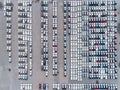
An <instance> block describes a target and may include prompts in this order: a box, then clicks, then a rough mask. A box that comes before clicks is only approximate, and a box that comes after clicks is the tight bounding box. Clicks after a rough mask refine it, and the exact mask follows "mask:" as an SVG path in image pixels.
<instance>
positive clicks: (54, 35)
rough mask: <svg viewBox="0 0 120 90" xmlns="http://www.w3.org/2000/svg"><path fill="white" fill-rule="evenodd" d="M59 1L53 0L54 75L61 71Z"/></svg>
mask: <svg viewBox="0 0 120 90" xmlns="http://www.w3.org/2000/svg"><path fill="white" fill-rule="evenodd" d="M57 3H58V2H57V1H56V0H53V4H52V5H53V6H52V7H53V11H52V12H53V15H52V16H53V17H52V20H53V23H52V25H53V26H52V30H53V31H52V32H53V44H52V45H53V46H52V47H53V75H54V76H57V75H58V73H59V71H58V31H57V24H58V23H57V22H58V20H57Z"/></svg>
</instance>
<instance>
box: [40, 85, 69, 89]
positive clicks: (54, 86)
mask: <svg viewBox="0 0 120 90" xmlns="http://www.w3.org/2000/svg"><path fill="white" fill-rule="evenodd" d="M38 88H39V90H48V89H49V86H48V84H47V83H39V84H38ZM60 88H61V89H62V90H67V84H65V83H62V84H61V87H60V84H53V90H60Z"/></svg>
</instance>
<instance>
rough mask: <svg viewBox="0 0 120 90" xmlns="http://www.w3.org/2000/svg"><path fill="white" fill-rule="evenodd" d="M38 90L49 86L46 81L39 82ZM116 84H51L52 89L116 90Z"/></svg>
mask: <svg viewBox="0 0 120 90" xmlns="http://www.w3.org/2000/svg"><path fill="white" fill-rule="evenodd" d="M38 88H39V90H48V88H49V86H48V84H47V83H43V84H41V83H39V85H38ZM117 88H118V87H117V85H116V84H108V83H98V84H95V83H89V84H65V83H62V84H61V86H60V84H53V90H88V89H89V90H118V89H117Z"/></svg>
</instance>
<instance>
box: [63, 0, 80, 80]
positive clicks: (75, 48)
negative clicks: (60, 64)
mask: <svg viewBox="0 0 120 90" xmlns="http://www.w3.org/2000/svg"><path fill="white" fill-rule="evenodd" d="M63 4H64V9H63V12H64V13H65V14H64V18H67V22H65V23H64V25H65V24H67V25H66V26H67V28H68V31H67V32H68V34H69V36H70V59H71V63H70V65H71V66H70V79H71V80H78V81H80V80H82V73H81V66H82V65H81V61H82V60H81V57H80V53H81V39H80V37H81V25H82V23H81V22H82V21H81V16H80V14H79V12H81V4H82V2H81V1H79V0H75V1H74V0H71V1H68V2H66V1H64V3H63ZM66 16H67V17H66ZM64 20H65V19H64ZM65 21H66V20H65ZM78 71H79V72H78Z"/></svg>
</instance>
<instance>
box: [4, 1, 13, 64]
mask: <svg viewBox="0 0 120 90" xmlns="http://www.w3.org/2000/svg"><path fill="white" fill-rule="evenodd" d="M12 11H13V3H12V1H11V0H5V1H4V16H5V17H6V33H7V34H6V39H7V40H6V43H7V47H6V48H7V52H8V62H9V63H11V62H12Z"/></svg>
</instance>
